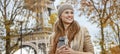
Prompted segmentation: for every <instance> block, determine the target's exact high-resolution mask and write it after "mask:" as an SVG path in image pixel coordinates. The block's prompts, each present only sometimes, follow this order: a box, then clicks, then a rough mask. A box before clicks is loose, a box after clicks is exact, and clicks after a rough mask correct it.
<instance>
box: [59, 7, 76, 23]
mask: <svg viewBox="0 0 120 54" xmlns="http://www.w3.org/2000/svg"><path fill="white" fill-rule="evenodd" d="M60 18H61V19H62V22H63V23H66V24H71V23H72V22H73V20H74V13H73V10H70V9H66V10H64V11H63V13H62V14H61V16H60Z"/></svg>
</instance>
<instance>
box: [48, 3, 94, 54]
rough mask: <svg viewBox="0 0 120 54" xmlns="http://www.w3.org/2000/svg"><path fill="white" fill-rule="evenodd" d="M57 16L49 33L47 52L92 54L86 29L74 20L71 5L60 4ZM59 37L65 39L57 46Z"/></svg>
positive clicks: (55, 53)
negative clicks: (49, 44)
mask: <svg viewBox="0 0 120 54" xmlns="http://www.w3.org/2000/svg"><path fill="white" fill-rule="evenodd" d="M58 18H59V20H58V21H57V22H56V23H55V27H54V33H53V34H52V35H51V46H50V51H49V54H93V52H94V50H93V46H92V43H91V40H90V36H89V34H88V31H87V30H86V28H84V27H82V26H79V24H78V23H77V22H76V21H75V20H74V10H73V7H72V6H71V5H69V4H63V5H61V6H60V7H59V9H58ZM60 37H63V38H62V39H65V45H62V46H59V45H60V44H59V39H60Z"/></svg>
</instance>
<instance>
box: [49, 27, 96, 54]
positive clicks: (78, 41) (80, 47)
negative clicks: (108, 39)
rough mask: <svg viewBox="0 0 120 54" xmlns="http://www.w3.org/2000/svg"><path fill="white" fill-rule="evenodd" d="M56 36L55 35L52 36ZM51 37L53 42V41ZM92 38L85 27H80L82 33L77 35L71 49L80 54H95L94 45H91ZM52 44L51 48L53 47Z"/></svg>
mask: <svg viewBox="0 0 120 54" xmlns="http://www.w3.org/2000/svg"><path fill="white" fill-rule="evenodd" d="M52 36H54V33H53V34H52ZM52 36H51V40H52V39H53V38H52ZM90 39H91V37H90V35H89V33H88V31H87V29H86V28H85V27H80V31H79V33H78V34H76V36H75V38H74V40H73V41H72V42H71V48H72V49H73V50H76V51H80V52H94V49H93V45H92V43H91V40H90ZM52 43H53V42H51V47H52Z"/></svg>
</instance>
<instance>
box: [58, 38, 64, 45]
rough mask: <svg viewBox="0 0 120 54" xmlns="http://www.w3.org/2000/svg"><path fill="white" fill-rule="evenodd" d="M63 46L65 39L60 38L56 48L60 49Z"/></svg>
mask: <svg viewBox="0 0 120 54" xmlns="http://www.w3.org/2000/svg"><path fill="white" fill-rule="evenodd" d="M63 45H65V37H60V38H59V41H58V44H57V47H61V46H63Z"/></svg>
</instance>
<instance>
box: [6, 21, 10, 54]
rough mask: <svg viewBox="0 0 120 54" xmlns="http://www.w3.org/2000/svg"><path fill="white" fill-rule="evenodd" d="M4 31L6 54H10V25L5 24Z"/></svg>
mask: <svg viewBox="0 0 120 54" xmlns="http://www.w3.org/2000/svg"><path fill="white" fill-rule="evenodd" d="M5 29H6V54H10V24H8V22H5Z"/></svg>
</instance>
